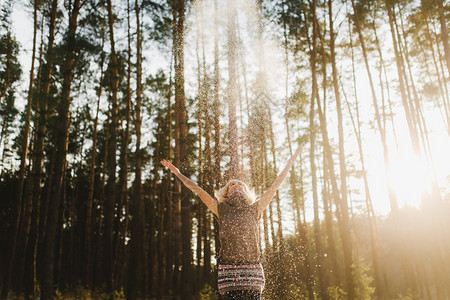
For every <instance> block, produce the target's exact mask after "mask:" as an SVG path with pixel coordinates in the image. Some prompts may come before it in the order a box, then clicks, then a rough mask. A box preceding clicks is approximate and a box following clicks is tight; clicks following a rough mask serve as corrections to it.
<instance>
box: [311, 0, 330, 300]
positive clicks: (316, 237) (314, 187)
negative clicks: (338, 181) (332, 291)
mask: <svg viewBox="0 0 450 300" xmlns="http://www.w3.org/2000/svg"><path fill="white" fill-rule="evenodd" d="M316 5H317V4H316V1H315V0H314V1H313V2H312V7H311V10H312V14H313V29H312V30H313V31H312V34H313V35H312V49H311V50H312V51H311V58H310V63H311V73H312V74H311V75H312V87H311V88H312V93H311V102H310V111H309V146H310V149H309V161H310V167H311V181H312V192H313V204H314V242H315V245H316V252H317V257H316V260H317V266H318V268H319V288H320V296H321V297H322V298H324V299H327V297H328V293H327V291H326V289H327V287H326V282H325V278H324V274H323V271H322V266H323V264H322V259H323V258H322V255H323V246H322V240H321V238H322V235H321V229H320V218H319V197H318V194H317V188H318V186H317V174H316V164H315V148H316V124H315V116H316V109H315V105H314V104H315V102H316V101H317V102H319V95H318V93H319V90H318V84H317V75H316V56H317V44H316V43H317V39H318V37H319V32H318V24H317V21H316ZM324 78H325V77H324ZM312 296H313V295H310V297H312Z"/></svg>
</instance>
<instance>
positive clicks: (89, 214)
mask: <svg viewBox="0 0 450 300" xmlns="http://www.w3.org/2000/svg"><path fill="white" fill-rule="evenodd" d="M102 48H103V41H102ZM103 63H104V61H103V56H102V59H101V61H100V80H99V87H98V93H97V109H96V111H95V119H94V124H93V128H92V131H93V132H92V154H91V163H90V167H89V179H88V195H87V199H86V224H85V231H84V236H85V238H84V243H85V246H84V255H83V257H84V263H83V267H84V270H82V282H84V283H85V284H86V285H87V286H88V287H92V284H93V277H92V275H93V274H92V273H93V266H92V240H93V226H92V224H93V208H94V207H93V202H94V186H95V167H96V165H95V163H96V154H97V125H98V115H99V112H100V99H101V96H102V91H103V83H102V82H103V76H104V74H103V72H104V71H103Z"/></svg>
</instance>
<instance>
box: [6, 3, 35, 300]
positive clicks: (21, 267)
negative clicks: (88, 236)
mask: <svg viewBox="0 0 450 300" xmlns="http://www.w3.org/2000/svg"><path fill="white" fill-rule="evenodd" d="M38 11H39V2H38V1H37V0H36V1H34V3H33V49H32V53H31V67H30V79H29V83H28V95H27V105H26V110H25V125H24V127H23V137H22V139H23V140H22V144H21V152H20V154H21V155H20V167H19V187H18V192H17V200H16V203H17V205H20V203H22V202H23V200H25V201H24V207H25V208H24V212H25V214H24V216H23V217H22V220H23V221H22V224H23V225H22V228H23V229H22V231H21V232H20V233H19V235H18V238H19V239H22V243H21V244H22V245H21V246H19V249H23V251H24V252H23V254H22V255H19V256H17V259H18V262H17V266H16V270H17V272H18V274H17V277H16V278H17V279H16V281H17V283H16V284H18V287H17V290H16V292H17V293H21V292H22V284H23V283H24V279H25V278H24V274H25V272H24V271H25V268H26V266H27V265H26V262H27V259H28V263H34V260H35V257H34V255H33V254H32V253H34V244H33V247H29V241H30V239H29V237H30V231H31V230H32V228H31V226H32V215H33V213H34V214H35V213H36V212H34V211H33V201H32V200H33V199H32V197H28V195H27V197H25V198H24V197H23V195H24V185H25V173H26V166H27V157H28V149H29V148H28V145H29V135H30V120H31V108H32V106H33V88H34V69H35V66H34V64H35V60H36V44H37V41H36V39H37V29H38ZM33 236H34V235H33ZM33 236H31V242H34V238H33ZM30 257H31V258H32V259H30ZM30 272H31V273H34V272H33V270H32V269H31V270H30ZM7 276H10V274H8V275H7ZM32 277H34V276H32ZM28 278H30V277H29V276H28V277H27V279H28ZM30 281H32V280H30Z"/></svg>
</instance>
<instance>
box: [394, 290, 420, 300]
mask: <svg viewBox="0 0 450 300" xmlns="http://www.w3.org/2000/svg"><path fill="white" fill-rule="evenodd" d="M419 299H420V297H419V296H418V295H417V294H416V293H414V292H413V291H412V290H411V289H408V290H407V291H406V293H405V294H402V293H398V294H397V296H396V297H395V300H419Z"/></svg>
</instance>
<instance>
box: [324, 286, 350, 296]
mask: <svg viewBox="0 0 450 300" xmlns="http://www.w3.org/2000/svg"><path fill="white" fill-rule="evenodd" d="M328 295H329V296H330V299H332V300H345V299H347V292H346V291H345V290H344V289H343V288H342V287H340V286H335V285H333V286H329V287H328Z"/></svg>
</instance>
